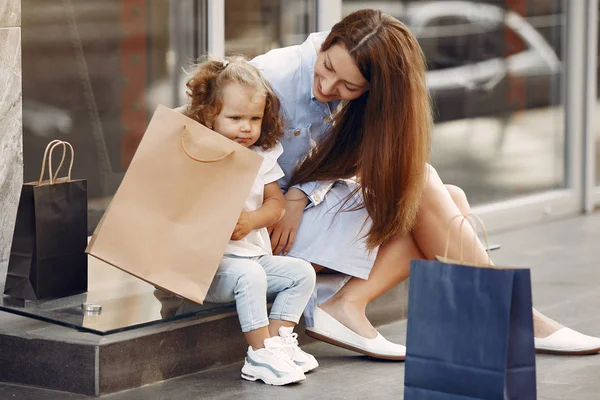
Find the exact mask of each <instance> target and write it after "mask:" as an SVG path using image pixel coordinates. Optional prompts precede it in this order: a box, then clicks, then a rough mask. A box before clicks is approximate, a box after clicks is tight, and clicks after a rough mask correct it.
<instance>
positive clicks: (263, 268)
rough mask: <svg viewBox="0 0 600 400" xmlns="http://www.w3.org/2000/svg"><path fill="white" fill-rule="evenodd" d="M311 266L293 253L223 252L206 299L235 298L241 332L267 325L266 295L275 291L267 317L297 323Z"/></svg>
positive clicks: (307, 293)
mask: <svg viewBox="0 0 600 400" xmlns="http://www.w3.org/2000/svg"><path fill="white" fill-rule="evenodd" d="M315 279H316V276H315V270H314V269H313V267H312V265H311V264H310V263H308V262H307V261H304V260H300V259H298V258H293V257H283V256H260V257H252V258H249V257H234V256H225V257H224V258H223V260H222V261H221V264H220V265H219V269H218V270H217V272H216V274H215V277H214V279H213V282H212V284H211V285H210V288H209V289H208V293H207V295H206V301H208V302H211V303H227V302H230V301H234V300H235V305H236V308H237V313H238V317H239V319H240V325H241V327H242V332H249V331H253V330H255V329H258V328H262V327H264V326H267V325H269V319H268V318H267V296H270V295H276V297H275V301H274V302H273V307H271V313H270V314H269V318H271V319H277V320H284V321H291V322H294V323H298V321H300V316H301V315H302V312H303V311H304V308H305V307H306V304H307V303H308V300H309V299H310V297H311V295H312V293H313V290H314V287H315Z"/></svg>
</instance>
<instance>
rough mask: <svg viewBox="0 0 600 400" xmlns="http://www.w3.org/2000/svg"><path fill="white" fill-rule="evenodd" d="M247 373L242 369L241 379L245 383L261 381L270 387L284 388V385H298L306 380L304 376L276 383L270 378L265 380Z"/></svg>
mask: <svg viewBox="0 0 600 400" xmlns="http://www.w3.org/2000/svg"><path fill="white" fill-rule="evenodd" d="M248 372H249V371H246V372H244V369H242V373H241V376H242V379H245V380H247V381H251V382H256V381H262V382H264V383H265V384H267V385H272V386H285V385H291V384H294V383H298V382H301V381H303V380H305V379H306V377H305V376H302V377H298V378H297V379H294V380H291V381H281V382H277V381H275V380H271V379H270V378H268V377H267V378H265V377H262V376H258V375H254V374H250V373H248Z"/></svg>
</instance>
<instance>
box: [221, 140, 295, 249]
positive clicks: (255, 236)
mask: <svg viewBox="0 0 600 400" xmlns="http://www.w3.org/2000/svg"><path fill="white" fill-rule="evenodd" d="M250 150H252V151H254V152H255V153H257V154H260V155H261V156H263V162H262V165H261V167H260V170H259V171H258V174H257V176H256V179H255V180H254V184H253V185H252V189H250V195H248V198H247V199H246V205H245V206H244V209H245V210H246V211H254V210H258V209H259V208H260V207H261V206H262V204H263V201H264V191H265V185H266V184H268V183H271V182H277V180H278V179H279V178H281V177H283V176H284V173H283V170H282V169H281V167H280V166H279V164H277V159H278V158H279V156H281V154H282V153H283V146H282V145H281V143H277V145H276V146H275V147H273V148H272V149H269V150H263V149H262V148H260V147H258V146H251V147H250ZM271 254H273V251H272V250H271V240H270V238H269V233H268V232H267V228H260V229H254V230H253V231H251V232H250V233H249V234H248V235H247V236H246V237H245V238H243V239H242V240H230V241H229V244H228V245H227V249H226V250H225V255H234V256H238V257H258V256H264V255H271Z"/></svg>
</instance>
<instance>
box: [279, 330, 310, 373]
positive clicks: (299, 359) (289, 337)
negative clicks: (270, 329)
mask: <svg viewBox="0 0 600 400" xmlns="http://www.w3.org/2000/svg"><path fill="white" fill-rule="evenodd" d="M293 331H294V328H292V327H289V328H288V327H285V326H280V327H279V336H281V338H282V339H283V340H284V341H285V348H286V351H287V352H288V355H289V356H290V358H291V359H292V361H294V363H295V364H296V365H297V366H299V367H300V368H302V371H304V373H306V372H309V371H312V370H313V369H315V368H317V367H318V366H319V363H318V362H317V360H316V359H315V357H314V356H312V355H310V354H308V353H307V352H305V351H304V350H302V349H301V348H300V346H298V334H297V333H293Z"/></svg>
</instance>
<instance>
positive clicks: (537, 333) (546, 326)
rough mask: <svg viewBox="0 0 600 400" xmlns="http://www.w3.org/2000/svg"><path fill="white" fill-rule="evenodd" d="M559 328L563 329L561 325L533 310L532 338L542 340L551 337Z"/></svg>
mask: <svg viewBox="0 0 600 400" xmlns="http://www.w3.org/2000/svg"><path fill="white" fill-rule="evenodd" d="M560 328H564V326H563V325H561V324H559V323H558V322H556V321H554V320H553V319H550V318H548V317H546V316H545V315H544V314H542V313H540V312H539V311H538V310H536V309H535V308H534V309H533V336H534V337H536V338H538V339H543V338H545V337H548V336H550V335H552V334H553V333H554V332H556V331H558V330H559V329H560Z"/></svg>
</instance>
